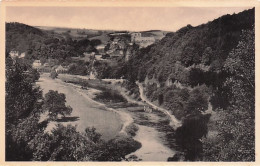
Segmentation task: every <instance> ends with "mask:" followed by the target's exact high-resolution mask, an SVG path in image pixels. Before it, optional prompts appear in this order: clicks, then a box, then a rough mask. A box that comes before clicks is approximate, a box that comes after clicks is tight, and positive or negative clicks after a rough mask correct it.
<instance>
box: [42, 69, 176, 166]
mask: <svg viewBox="0 0 260 166" xmlns="http://www.w3.org/2000/svg"><path fill="white" fill-rule="evenodd" d="M61 77H62V75H61ZM37 84H38V85H39V86H40V87H41V88H42V89H43V93H44V94H45V93H47V92H48V91H49V90H57V91H58V92H59V93H64V94H65V95H66V100H67V104H68V105H70V106H71V107H72V108H73V111H72V114H71V117H78V119H76V120H75V121H69V122H59V123H63V124H64V125H66V124H73V125H77V130H79V131H81V132H84V130H85V128H86V127H91V126H93V127H95V128H96V129H97V132H99V133H100V134H102V138H103V139H104V140H109V139H111V138H113V137H115V136H116V135H117V134H118V133H122V132H124V129H125V128H126V127H127V126H128V125H130V124H131V123H134V124H136V125H137V126H138V128H139V130H138V131H137V132H136V135H135V136H134V137H133V138H134V139H135V140H136V141H138V142H140V143H141V144H142V147H141V148H140V149H138V150H137V151H135V152H133V153H131V154H129V155H128V156H131V155H135V156H137V157H138V159H141V160H142V161H167V159H168V157H172V156H173V155H174V154H175V151H174V150H172V149H170V148H169V147H168V146H167V145H166V142H167V141H166V139H165V135H164V133H163V131H160V127H162V128H163V127H165V126H164V125H162V123H163V121H164V120H166V119H168V118H167V117H166V116H165V117H164V116H163V117H162V115H161V116H159V115H158V114H156V113H147V112H144V111H142V108H143V105H142V106H140V105H139V102H136V103H135V106H128V107H124V106H121V107H120V106H118V107H117V108H111V107H108V106H106V105H105V104H103V103H99V102H97V101H94V100H93V99H92V98H93V91H96V92H98V90H95V89H91V88H89V89H88V90H83V89H80V86H77V85H74V84H70V83H65V82H63V81H61V80H60V79H54V80H53V79H51V78H50V77H49V74H42V75H41V77H40V79H39V82H38V83H37ZM128 103H132V102H130V101H128ZM143 104H144V103H143ZM140 108H141V111H140ZM56 123H58V122H52V123H51V124H50V125H49V126H48V127H47V130H51V128H52V127H54V126H55V124H56ZM158 126H160V127H158Z"/></svg>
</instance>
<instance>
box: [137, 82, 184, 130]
mask: <svg viewBox="0 0 260 166" xmlns="http://www.w3.org/2000/svg"><path fill="white" fill-rule="evenodd" d="M136 84H137V85H138V87H139V92H140V98H141V99H142V100H143V101H145V102H146V103H147V104H149V105H150V106H151V107H153V108H154V109H157V110H159V111H162V112H163V113H165V114H166V115H168V116H169V117H170V119H171V123H170V125H171V126H172V127H173V128H174V129H175V130H176V129H177V128H178V127H180V126H181V122H180V121H179V120H178V119H176V117H175V116H173V115H172V114H170V113H169V112H168V111H167V110H166V109H164V108H161V107H158V106H156V105H155V104H153V103H152V102H150V101H149V100H148V99H147V98H146V96H145V95H144V88H143V86H142V84H141V83H139V82H137V83H136Z"/></svg>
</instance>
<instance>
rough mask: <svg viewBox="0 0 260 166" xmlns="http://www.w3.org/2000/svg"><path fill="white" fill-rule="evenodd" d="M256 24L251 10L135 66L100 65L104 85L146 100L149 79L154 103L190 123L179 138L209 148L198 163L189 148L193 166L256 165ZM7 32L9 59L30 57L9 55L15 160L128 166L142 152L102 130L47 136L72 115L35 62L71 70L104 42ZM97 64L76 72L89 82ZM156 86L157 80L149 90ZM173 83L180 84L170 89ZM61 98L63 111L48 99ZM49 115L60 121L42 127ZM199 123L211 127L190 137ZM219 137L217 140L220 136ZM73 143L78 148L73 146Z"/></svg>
mask: <svg viewBox="0 0 260 166" xmlns="http://www.w3.org/2000/svg"><path fill="white" fill-rule="evenodd" d="M254 20H255V10H254V9H250V10H246V11H244V12H241V13H238V14H233V15H225V16H222V17H220V18H217V19H215V20H213V21H211V22H208V23H207V24H203V25H199V26H197V27H192V26H191V25H187V26H186V27H183V28H181V29H180V30H178V31H176V32H171V33H168V34H167V35H166V36H165V37H164V38H163V39H162V40H160V41H159V42H156V43H155V44H153V45H151V46H148V47H147V48H142V49H139V48H138V47H132V48H131V50H130V52H131V57H130V59H129V61H125V60H124V59H123V58H121V59H117V64H116V65H115V64H113V65H110V64H108V63H99V62H97V63H95V64H94V68H95V69H96V72H97V74H98V78H121V77H122V78H125V79H126V81H125V82H124V85H125V87H127V88H128V89H129V90H131V93H138V90H137V89H138V87H137V85H136V84H135V83H136V81H139V82H145V80H148V83H147V84H146V85H145V94H146V96H147V97H148V98H149V99H150V100H151V101H153V102H154V103H156V104H158V105H160V106H161V107H164V108H167V109H168V110H170V111H171V113H172V114H173V115H175V116H176V117H177V118H178V119H180V120H182V121H183V122H184V124H183V128H181V129H179V130H178V131H179V134H178V131H177V135H182V138H186V137H183V132H188V133H186V134H188V135H189V136H190V138H187V140H186V142H193V143H194V142H195V143H198V144H200V143H201V144H202V145H201V146H202V147H203V150H202V151H201V152H200V154H202V155H201V156H199V157H191V158H189V157H187V156H188V155H187V154H189V153H190V151H189V149H188V148H187V144H185V145H184V146H183V147H184V153H185V155H186V160H204V161H254V160H255V38H254V36H255V29H254ZM6 32H7V33H6V46H7V48H6V50H7V53H8V52H9V51H11V50H17V51H19V52H26V53H27V56H26V58H25V60H17V61H13V60H12V59H10V58H9V56H8V54H7V55H6V140H7V146H6V159H7V160H95V161H96V160H97V161H107V160H116V161H117V160H118V161H120V160H121V159H123V158H124V155H125V154H127V153H129V152H131V151H134V150H136V149H137V147H139V146H140V145H139V144H138V142H135V141H134V140H133V139H132V138H130V137H127V138H125V137H122V136H119V137H117V138H115V139H113V140H111V141H109V142H104V141H102V140H101V139H100V136H99V134H98V133H96V132H95V130H94V129H86V133H79V132H77V131H76V129H75V128H74V127H72V126H68V127H64V126H58V127H57V128H56V129H54V130H53V131H52V132H51V133H44V132H43V131H44V129H45V127H46V126H47V124H48V122H49V121H52V120H55V119H56V118H57V115H58V114H61V115H66V114H69V113H70V112H71V108H70V107H69V106H66V105H65V101H66V98H65V96H63V95H62V94H59V93H58V92H49V93H48V95H47V94H46V96H42V94H41V90H40V89H38V88H36V87H35V86H34V85H35V81H36V80H37V79H38V78H39V74H38V73H37V71H35V70H33V69H32V68H31V67H30V64H31V62H32V61H33V60H34V59H41V61H42V62H44V61H45V60H46V59H48V58H52V59H55V60H57V64H59V63H63V64H66V65H69V64H70V61H71V57H73V56H74V57H75V56H82V55H83V52H92V51H94V52H95V51H96V50H95V46H96V45H98V43H99V41H97V40H96V41H95V40H93V41H91V40H89V39H80V40H72V38H71V37H70V36H69V35H68V34H66V33H64V34H62V35H61V34H57V33H50V32H47V31H42V30H39V29H37V28H34V27H31V26H28V25H24V24H20V23H7V24H6ZM70 65H71V64H70ZM89 65H90V64H86V63H84V62H79V63H78V64H74V66H73V65H71V66H72V69H70V73H71V74H81V75H86V74H88V73H89V71H90V69H91V66H89ZM151 79H152V80H155V81H154V82H151V83H149V80H151ZM167 81H170V82H171V83H172V84H171V85H167ZM53 96H56V97H55V98H56V99H57V98H58V99H59V100H60V102H59V103H61V104H62V105H60V106H57V108H51V107H50V103H49V102H50V100H48V98H50V97H53ZM209 105H211V106H212V111H213V112H214V113H215V116H214V117H213V116H211V117H210V116H207V117H206V118H205V116H204V115H203V113H205V112H206V111H207V110H208V109H209ZM59 108H63V110H67V112H62V111H60V109H59ZM53 111H54V112H53ZM42 112H48V113H49V114H50V115H51V116H50V117H52V118H51V119H49V120H47V121H43V122H39V115H40V114H41V113H42ZM197 117H202V118H204V119H205V121H204V122H205V123H203V124H202V125H201V126H200V125H198V126H197V127H196V126H195V128H192V129H194V130H192V131H191V130H186V129H185V128H189V127H190V126H193V127H194V123H193V122H196V120H198V119H197ZM209 117H210V118H211V119H209ZM216 117H217V118H216ZM214 118H215V119H214ZM194 119H195V121H194ZM199 120H200V119H199ZM200 127H202V128H203V131H202V130H199V129H198V128H200ZM211 131H215V132H216V133H217V134H216V135H214V137H212V136H210V132H211ZM199 132H201V133H199ZM207 134H208V135H207ZM194 135H199V136H194ZM193 136H194V137H193ZM202 136H203V138H202ZM201 138H202V141H198V140H199V139H201ZM79 140H80V141H79ZM66 141H71V142H72V144H71V146H69V147H68V146H67V143H66ZM79 142H80V143H79ZM184 142H185V141H184ZM65 145H66V146H65ZM114 148H119V149H116V150H115V149H114ZM185 148H186V149H185ZM18 149H19V150H18ZM128 150H129V151H128ZM192 150H194V149H192ZM101 151H102V152H103V153H99V152H101ZM115 152H116V154H115ZM195 153H196V151H195ZM98 154H102V155H101V156H99V155H98Z"/></svg>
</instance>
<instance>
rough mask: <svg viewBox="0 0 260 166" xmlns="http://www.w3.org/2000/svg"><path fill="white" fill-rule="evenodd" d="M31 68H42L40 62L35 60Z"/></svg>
mask: <svg viewBox="0 0 260 166" xmlns="http://www.w3.org/2000/svg"><path fill="white" fill-rule="evenodd" d="M32 67H33V68H34V69H39V68H41V67H42V64H41V61H40V60H35V61H34V62H33V64H32Z"/></svg>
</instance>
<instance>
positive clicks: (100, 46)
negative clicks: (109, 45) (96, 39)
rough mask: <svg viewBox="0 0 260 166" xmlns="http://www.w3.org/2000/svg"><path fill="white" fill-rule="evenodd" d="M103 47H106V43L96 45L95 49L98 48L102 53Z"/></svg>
mask: <svg viewBox="0 0 260 166" xmlns="http://www.w3.org/2000/svg"><path fill="white" fill-rule="evenodd" d="M105 47H106V45H104V44H100V45H98V46H96V49H97V50H98V52H99V53H104V52H105Z"/></svg>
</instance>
